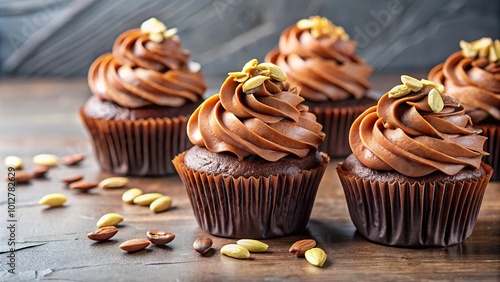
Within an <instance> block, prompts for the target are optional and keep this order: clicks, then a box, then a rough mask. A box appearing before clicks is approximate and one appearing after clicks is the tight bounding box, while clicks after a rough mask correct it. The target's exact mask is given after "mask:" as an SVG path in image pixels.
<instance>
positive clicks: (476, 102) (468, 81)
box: [428, 51, 500, 123]
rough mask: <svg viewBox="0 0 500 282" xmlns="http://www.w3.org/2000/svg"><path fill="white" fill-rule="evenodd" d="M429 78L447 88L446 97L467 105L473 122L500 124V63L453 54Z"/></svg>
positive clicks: (430, 73)
mask: <svg viewBox="0 0 500 282" xmlns="http://www.w3.org/2000/svg"><path fill="white" fill-rule="evenodd" d="M428 77H429V79H430V80H433V81H435V82H439V83H441V84H443V85H445V89H446V92H445V93H446V94H447V95H450V96H452V97H454V98H456V99H457V100H459V101H460V102H462V103H463V104H464V106H465V109H466V112H467V114H468V115H470V116H471V118H472V121H473V122H474V123H479V122H481V121H483V120H487V119H494V120H496V121H497V122H499V121H500V60H497V61H496V62H490V61H489V60H488V59H487V58H481V57H464V56H463V54H462V52H461V51H458V52H456V53H454V54H452V55H451V56H450V57H449V58H448V59H447V60H446V61H445V62H444V64H439V65H437V66H435V67H434V68H433V69H432V70H431V71H430V72H429V76H428Z"/></svg>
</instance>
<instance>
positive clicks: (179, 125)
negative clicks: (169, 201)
mask: <svg viewBox="0 0 500 282" xmlns="http://www.w3.org/2000/svg"><path fill="white" fill-rule="evenodd" d="M80 117H81V118H82V120H83V122H84V123H85V125H86V126H87V130H88V131H89V133H90V135H91V137H92V141H93V146H94V152H95V154H96V157H97V160H98V162H99V164H100V166H101V168H102V169H103V170H106V171H110V172H113V173H116V174H122V175H124V174H126V175H138V176H159V175H166V174H172V173H175V168H174V166H173V165H172V162H171V160H172V158H173V157H174V156H176V155H177V154H179V153H180V152H182V151H185V150H187V149H189V148H191V147H192V146H193V145H192V144H191V143H190V142H189V139H188V137H187V133H186V127H187V121H188V118H189V117H188V116H179V117H173V118H168V117H164V118H149V119H140V120H104V119H95V118H90V117H88V116H87V115H85V113H84V112H83V110H80Z"/></svg>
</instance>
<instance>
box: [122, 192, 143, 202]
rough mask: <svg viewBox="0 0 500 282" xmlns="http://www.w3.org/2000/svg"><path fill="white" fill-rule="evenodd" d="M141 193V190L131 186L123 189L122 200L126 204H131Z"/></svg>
mask: <svg viewBox="0 0 500 282" xmlns="http://www.w3.org/2000/svg"><path fill="white" fill-rule="evenodd" d="M140 195H142V190H141V189H139V188H131V189H128V190H127V191H125V193H123V195H122V201H124V202H125V203H127V204H132V203H133V202H134V199H135V198H137V196H140Z"/></svg>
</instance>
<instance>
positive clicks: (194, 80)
mask: <svg viewBox="0 0 500 282" xmlns="http://www.w3.org/2000/svg"><path fill="white" fill-rule="evenodd" d="M189 56H190V53H189V52H188V51H186V50H184V49H182V48H181V41H180V39H179V37H178V36H177V35H174V36H172V37H169V38H165V39H164V40H163V41H162V42H159V43H157V42H154V41H151V40H150V39H149V37H148V34H146V33H142V32H141V31H140V30H139V29H133V30H129V31H126V32H124V33H123V34H121V35H120V36H119V37H118V38H117V39H116V41H115V43H114V45H113V52H112V53H107V54H104V55H102V56H100V57H99V58H97V59H96V60H95V61H94V63H93V64H92V66H91V67H90V70H89V74H88V82H89V86H90V89H91V91H92V93H93V94H94V95H96V96H97V97H99V98H100V99H101V100H108V101H113V102H115V103H117V104H119V105H120V106H123V107H126V108H139V107H143V106H147V105H160V106H171V107H176V106H181V105H184V104H186V103H188V102H191V101H193V102H194V101H197V100H198V99H201V98H202V95H203V93H204V92H205V89H206V85H205V83H204V81H203V75H202V74H201V71H200V68H199V65H197V64H196V63H193V62H190V61H189Z"/></svg>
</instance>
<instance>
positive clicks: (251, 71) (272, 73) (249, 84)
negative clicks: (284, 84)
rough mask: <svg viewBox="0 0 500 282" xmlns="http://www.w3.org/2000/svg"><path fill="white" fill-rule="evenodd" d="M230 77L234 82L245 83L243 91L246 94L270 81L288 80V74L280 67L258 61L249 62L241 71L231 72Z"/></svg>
mask: <svg viewBox="0 0 500 282" xmlns="http://www.w3.org/2000/svg"><path fill="white" fill-rule="evenodd" d="M228 75H229V76H232V77H233V80H234V81H237V82H240V83H244V84H243V91H245V92H246V91H247V90H250V89H253V88H255V87H258V86H260V85H262V83H264V81H266V80H268V79H273V80H277V81H285V80H286V74H285V72H284V71H283V70H282V69H281V68H280V67H278V66H277V65H275V64H271V63H261V64H259V61H257V60H256V59H252V60H250V61H248V63H246V64H245V65H244V66H243V69H242V70H241V71H238V72H230V73H228Z"/></svg>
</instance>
